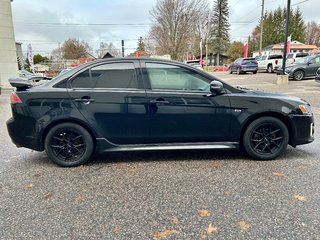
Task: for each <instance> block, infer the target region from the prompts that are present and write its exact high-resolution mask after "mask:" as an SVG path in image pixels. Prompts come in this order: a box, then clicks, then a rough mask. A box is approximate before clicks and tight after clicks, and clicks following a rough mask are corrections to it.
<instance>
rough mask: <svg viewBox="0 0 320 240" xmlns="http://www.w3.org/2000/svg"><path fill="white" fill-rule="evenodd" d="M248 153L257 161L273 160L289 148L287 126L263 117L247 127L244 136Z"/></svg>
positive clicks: (276, 120) (273, 119)
mask: <svg viewBox="0 0 320 240" xmlns="http://www.w3.org/2000/svg"><path fill="white" fill-rule="evenodd" d="M242 140H243V146H244V148H245V150H246V152H247V153H248V154H249V155H250V156H251V157H252V158H254V159H256V160H272V159H275V158H277V157H278V156H280V155H281V154H282V153H283V152H284V151H285V150H286V148H287V145H288V142H289V133H288V129H287V127H286V125H285V124H284V123H283V122H282V121H281V120H279V119H277V118H274V117H261V118H258V119H256V120H254V121H253V122H252V123H250V125H249V126H248V127H247V129H246V131H245V133H244V135H243V139H242Z"/></svg>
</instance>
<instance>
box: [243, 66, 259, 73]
mask: <svg viewBox="0 0 320 240" xmlns="http://www.w3.org/2000/svg"><path fill="white" fill-rule="evenodd" d="M241 71H242V72H256V71H258V68H244V67H241Z"/></svg>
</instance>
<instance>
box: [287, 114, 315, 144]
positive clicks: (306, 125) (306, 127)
mask: <svg viewBox="0 0 320 240" xmlns="http://www.w3.org/2000/svg"><path fill="white" fill-rule="evenodd" d="M290 120H291V124H292V137H291V139H290V145H292V146H293V147H295V146H297V145H302V144H308V143H311V142H313V141H314V118H313V115H291V116H290Z"/></svg>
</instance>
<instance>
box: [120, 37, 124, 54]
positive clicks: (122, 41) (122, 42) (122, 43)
mask: <svg viewBox="0 0 320 240" xmlns="http://www.w3.org/2000/svg"><path fill="white" fill-rule="evenodd" d="M121 45H122V57H124V40H121Z"/></svg>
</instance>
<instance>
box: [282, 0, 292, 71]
mask: <svg viewBox="0 0 320 240" xmlns="http://www.w3.org/2000/svg"><path fill="white" fill-rule="evenodd" d="M290 5H291V0H288V2H287V16H286V34H285V38H284V48H283V59H282V74H283V75H285V74H286V72H285V68H286V59H287V46H288V35H289V19H290Z"/></svg>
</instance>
